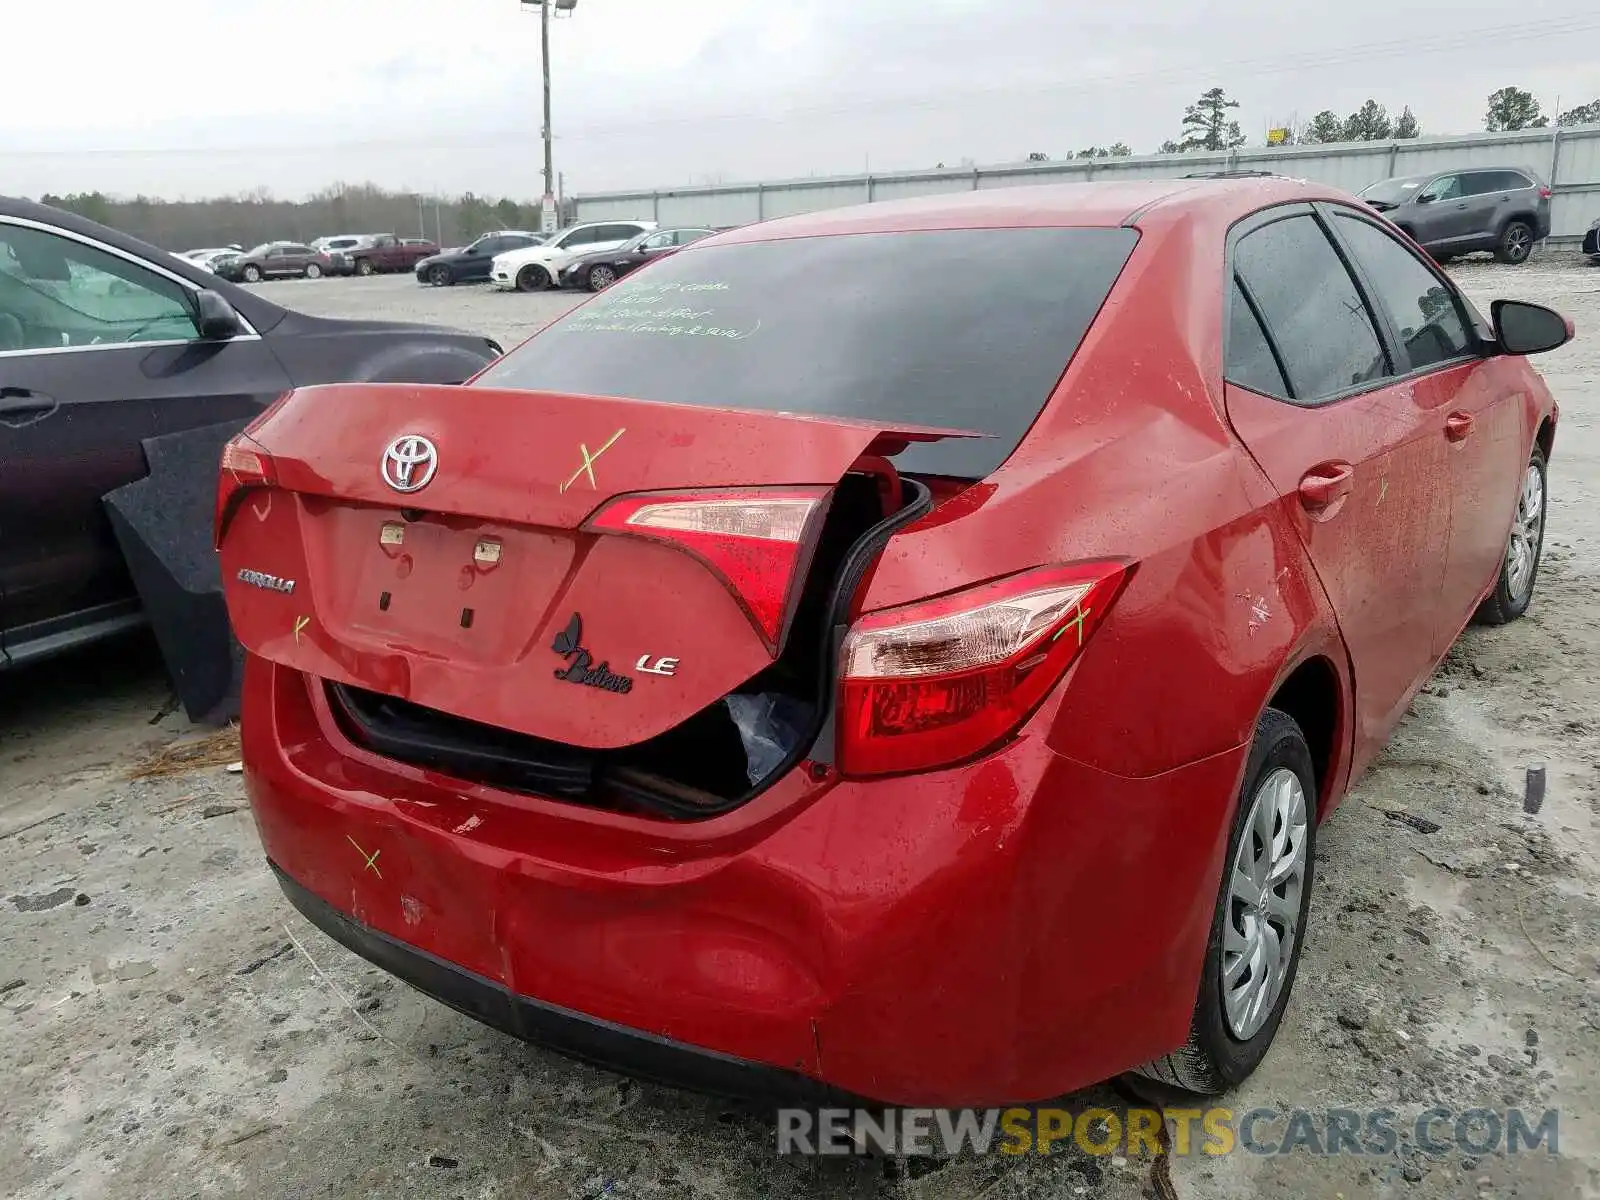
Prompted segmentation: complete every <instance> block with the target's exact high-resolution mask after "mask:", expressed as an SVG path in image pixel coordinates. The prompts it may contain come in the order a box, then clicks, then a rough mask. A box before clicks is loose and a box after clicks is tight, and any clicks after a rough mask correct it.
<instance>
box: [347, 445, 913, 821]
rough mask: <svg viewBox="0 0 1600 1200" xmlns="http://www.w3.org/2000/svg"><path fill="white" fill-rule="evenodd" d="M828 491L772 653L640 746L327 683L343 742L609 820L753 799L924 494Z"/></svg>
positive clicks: (863, 479) (851, 480)
mask: <svg viewBox="0 0 1600 1200" xmlns="http://www.w3.org/2000/svg"><path fill="white" fill-rule="evenodd" d="M860 466H861V467H862V468H864V469H861V470H857V471H852V472H850V473H848V474H846V475H845V476H844V477H843V478H842V479H841V480H840V482H839V484H838V486H837V487H836V489H835V492H834V496H833V499H832V502H831V504H830V506H829V509H828V514H827V517H826V520H825V523H824V526H823V530H822V534H821V538H820V540H819V542H818V545H817V547H816V551H815V553H814V555H813V558H812V561H811V567H810V570H809V572H808V574H807V577H806V581H805V585H804V587H803V590H802V592H801V596H800V600H799V603H798V606H797V608H796V611H795V615H794V619H793V623H792V625H791V627H790V631H789V635H788V638H787V640H786V641H785V644H784V649H783V652H782V653H781V654H780V655H779V657H778V658H777V659H776V660H775V661H774V662H773V663H772V664H771V665H770V666H769V667H767V668H766V669H765V670H763V671H761V672H760V673H759V674H757V675H756V676H755V677H754V678H752V679H750V680H748V681H746V682H745V683H744V684H742V685H741V686H740V687H739V688H737V689H736V690H735V691H734V692H733V693H731V694H729V695H727V696H724V697H722V698H721V699H720V700H718V701H717V702H716V703H713V704H711V705H709V706H707V707H706V708H703V709H701V710H700V711H699V712H697V713H695V714H694V715H693V716H691V717H690V718H689V719H687V720H685V721H683V722H681V723H679V724H678V725H676V726H674V727H673V728H671V729H668V730H667V731H666V732H665V733H662V734H660V735H659V736H656V737H654V738H651V739H650V740H648V741H644V742H640V743H637V744H634V745H630V746H623V747H619V748H616V749H606V750H592V749H586V748H582V747H577V746H571V745H566V744H563V743H560V742H555V741H549V740H546V739H542V738H537V737H533V736H530V735H527V734H523V733H518V732H514V731H511V730H506V729H501V728H497V727H494V726H491V725H485V724H481V723H478V722H475V721H470V720H466V719H463V718H460V717H456V716H453V715H450V714H446V713H443V712H440V711H438V710H435V709H431V708H427V707H424V706H422V705H418V704H414V703H411V702H408V701H404V700H399V699H395V698H393V697H390V696H385V695H381V694H378V693H375V692H370V691H365V690H362V689H358V688H355V687H352V686H349V685H344V684H330V685H329V686H328V693H329V699H330V702H331V704H332V707H333V710H334V712H335V714H336V716H337V717H338V719H339V721H340V724H341V726H342V727H343V729H344V731H345V733H346V734H347V735H348V736H350V737H351V738H352V739H353V740H355V741H356V742H357V743H358V744H362V745H365V746H367V747H368V748H370V749H372V750H374V751H376V752H377V753H380V754H383V755H384V756H386V757H389V758H393V759H397V760H400V761H402V762H408V763H412V764H414V765H418V766H425V767H429V768H432V769H435V770H439V771H442V772H445V773H447V774H449V775H452V776H455V777H456V778H459V779H464V780H469V781H474V782H482V783H486V784H491V785H494V786H497V787H501V788H505V789H508V790H512V791H520V792H526V793H529V794H534V795H540V796H546V797H551V798H556V799H561V800H567V801H572V802H575V803H581V804H588V805H593V806H596V807H603V808H608V809H613V810H618V811H624V812H632V813H639V814H647V815H652V816H657V817H668V818H673V819H680V820H684V819H695V818H700V817H706V816H711V815H714V814H716V813H719V812H725V811H727V810H728V809H731V808H734V807H737V806H738V805H739V804H742V803H744V802H745V801H747V800H749V799H751V798H753V797H754V796H755V795H757V794H758V793H759V792H761V791H762V790H763V789H764V788H765V787H767V786H768V785H769V784H770V783H772V782H773V781H774V780H776V779H777V778H779V777H780V776H781V775H783V774H784V773H785V772H786V771H788V770H790V769H792V768H793V767H794V765H795V764H796V763H797V762H798V761H799V760H800V759H801V757H802V756H803V755H804V753H805V751H806V750H807V749H809V748H810V747H811V746H812V744H813V743H814V742H815V741H816V740H817V737H818V734H819V732H820V731H821V729H822V727H823V724H824V721H825V718H826V715H827V714H826V711H825V709H826V707H827V704H828V697H829V695H830V693H831V687H832V675H833V663H832V654H833V646H834V639H835V627H836V626H837V625H838V624H839V623H840V622H841V621H842V620H843V616H844V612H843V610H844V608H845V607H846V606H847V605H848V603H849V600H850V598H851V596H852V595H853V594H854V592H855V587H856V583H857V582H859V575H860V572H861V570H862V569H863V568H864V566H865V565H867V564H869V563H870V562H871V561H872V560H873V559H874V558H875V557H876V555H877V552H878V550H879V549H881V547H882V544H883V542H884V541H886V540H887V538H888V535H889V534H890V533H892V532H893V530H894V529H895V528H898V527H899V526H900V525H902V524H904V523H906V522H907V521H909V520H913V519H915V518H916V517H917V516H919V515H921V514H922V513H923V512H926V511H927V510H928V508H929V507H930V505H931V496H930V493H929V490H928V488H927V487H926V486H924V485H923V484H921V483H918V482H916V481H912V480H906V479H901V478H900V477H898V476H896V475H895V473H894V470H893V468H892V467H891V466H890V465H889V464H888V463H887V462H885V461H883V460H881V459H880V460H875V461H873V460H866V461H863V463H861V464H860Z"/></svg>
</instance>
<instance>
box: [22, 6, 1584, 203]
mask: <svg viewBox="0 0 1600 1200" xmlns="http://www.w3.org/2000/svg"><path fill="white" fill-rule="evenodd" d="M0 5H3V6H4V7H5V8H6V9H7V10H8V11H7V12H6V14H5V17H4V22H3V23H4V28H5V32H4V41H5V45H6V50H5V55H4V61H5V76H4V105H3V110H0V111H3V116H0V191H5V192H9V193H13V194H15V193H21V194H24V195H31V196H37V195H38V194H39V193H41V192H44V191H53V192H61V193H66V192H75V191H91V190H95V189H100V190H104V191H109V192H114V193H120V194H132V193H135V192H143V193H146V194H149V195H159V196H163V197H167V198H177V197H182V196H188V197H197V196H205V195H214V194H218V193H234V192H240V191H247V190H251V189H254V188H257V187H267V188H270V189H271V190H272V191H273V192H274V193H276V194H278V195H280V196H289V197H294V196H301V195H304V194H306V193H308V192H311V191H314V190H316V189H318V188H321V187H323V186H326V185H328V184H330V183H333V182H336V181H344V182H349V183H358V182H363V181H367V180H371V181H373V182H377V183H381V184H383V185H385V186H389V187H394V188H403V189H407V190H420V191H435V190H438V191H443V192H445V193H449V194H455V193H459V192H462V191H474V192H477V193H478V194H480V195H492V196H498V195H505V194H511V195H515V196H518V197H534V196H537V195H538V194H539V193H540V191H541V190H542V185H541V182H540V170H541V164H542V152H541V150H540V146H539V126H540V116H539V111H538V106H539V22H538V17H537V15H536V14H535V13H534V12H533V11H528V12H522V11H520V10H519V5H518V3H517V0H137V2H134V3H130V2H129V0H71V2H70V3H40V2H36V0H0ZM1207 7H1208V6H1206V5H1203V4H1194V3H1178V2H1177V0H1123V2H1121V3H1113V4H1107V3H1105V2H1104V0H1097V2H1095V3H1090V2H1089V0H578V9H577V13H576V15H574V16H573V17H571V18H570V19H562V20H559V21H557V22H555V23H554V24H553V28H552V31H551V33H552V41H553V52H552V56H551V57H552V60H553V66H554V73H555V120H554V122H553V124H554V126H555V130H556V135H557V140H556V151H555V153H556V167H557V170H558V171H561V172H564V174H565V176H566V187H567V191H568V192H569V193H573V192H586V191H598V190H604V189H608V188H621V187H634V186H640V187H649V186H657V185H661V186H666V185H672V184H681V183H687V182H704V181H706V180H708V179H726V180H743V179H761V178H769V179H770V178H784V177H791V176H801V175H812V174H832V173H842V172H851V171H860V170H862V169H863V168H870V169H871V170H873V171H890V170H900V169H907V168H915V167H924V166H932V165H933V164H935V163H937V162H945V163H948V164H955V163H957V162H960V161H962V160H965V159H971V160H975V161H977V162H980V163H994V162H1006V161H1013V160H1016V159H1019V158H1023V157H1026V155H1027V154H1028V153H1029V152H1030V151H1035V150H1037V151H1043V152H1044V153H1046V154H1049V155H1050V156H1051V157H1058V156H1062V155H1064V154H1066V153H1067V152H1069V151H1073V150H1077V149H1080V148H1082V147H1084V146H1087V145H1091V144H1095V143H1101V144H1108V143H1111V142H1114V141H1118V140H1120V141H1125V142H1127V143H1129V144H1130V145H1132V146H1133V148H1134V149H1135V150H1136V151H1138V152H1141V153H1143V152H1149V151H1153V150H1155V148H1156V147H1157V146H1158V145H1159V143H1160V142H1161V141H1162V140H1164V139H1166V138H1169V137H1176V136H1177V134H1178V131H1179V124H1180V121H1181V117H1182V112H1183V107H1184V105H1185V104H1186V103H1187V102H1188V101H1190V100H1192V99H1193V98H1194V96H1195V95H1196V94H1197V93H1198V92H1200V91H1201V90H1203V89H1204V88H1205V87H1208V86H1211V85H1213V84H1220V85H1222V86H1223V87H1225V88H1226V89H1227V90H1228V92H1229V93H1230V94H1231V95H1233V96H1234V97H1236V98H1237V99H1238V100H1240V101H1241V102H1242V108H1241V109H1240V110H1239V112H1238V114H1237V115H1238V117H1239V119H1240V123H1241V125H1242V126H1243V128H1244V130H1245V132H1246V133H1247V134H1248V135H1249V137H1250V140H1251V142H1253V143H1258V144H1259V143H1260V142H1261V141H1262V140H1263V138H1264V134H1265V130H1266V128H1267V127H1268V125H1269V124H1272V123H1275V122H1278V121H1281V120H1283V119H1286V118H1288V117H1290V116H1292V115H1295V114H1298V115H1299V116H1300V117H1301V118H1302V119H1303V118H1306V117H1309V116H1310V115H1311V114H1312V113H1314V112H1316V111H1317V110H1319V109H1323V108H1331V109H1334V110H1335V111H1336V112H1339V113H1340V114H1345V113H1348V112H1349V111H1351V110H1352V109H1354V108H1355V107H1357V106H1358V105H1359V104H1360V103H1361V102H1362V101H1363V100H1364V99H1366V98H1367V97H1368V96H1372V97H1374V98H1376V99H1377V100H1378V101H1379V103H1381V104H1384V105H1386V106H1387V107H1388V108H1389V109H1390V110H1391V111H1392V112H1395V113H1398V111H1399V109H1400V108H1401V106H1402V105H1405V104H1409V105H1411V106H1412V108H1413V109H1414V110H1415V112H1416V114H1417V117H1418V118H1419V120H1420V121H1421V122H1422V126H1423V129H1424V130H1425V131H1426V132H1437V133H1456V132H1468V131H1471V130H1475V129H1480V128H1482V122H1483V108H1484V97H1485V96H1486V95H1487V94H1488V93H1489V92H1490V91H1492V90H1493V89H1495V88H1497V87H1500V86H1502V85H1505V84H1515V85H1518V86H1521V87H1525V88H1528V89H1530V90H1532V91H1533V92H1534V93H1535V94H1536V95H1538V97H1539V98H1540V100H1541V101H1542V102H1543V104H1544V106H1545V108H1546V110H1547V111H1549V110H1552V109H1553V108H1554V107H1555V105H1556V103H1557V98H1558V97H1559V100H1560V104H1561V106H1562V107H1563V108H1571V107H1574V106H1575V105H1577V104H1580V103H1584V102H1586V101H1589V100H1593V99H1596V98H1600V53H1596V52H1595V47H1596V46H1597V45H1600V7H1597V6H1596V5H1595V3H1594V0H1548V2H1546V3H1540V2H1538V0H1523V2H1521V3H1518V4H1516V5H1513V6H1506V5H1472V6H1468V5H1462V4H1460V3H1459V2H1457V3H1441V2H1440V0H1416V2H1414V3H1411V4H1408V5H1407V4H1397V3H1394V0H1324V2H1321V3H1317V4H1312V3H1309V0H1288V2H1287V3H1285V2H1284V0H1232V2H1231V3H1230V4H1228V5H1226V6H1210V7H1211V8H1212V11H1211V12H1207V11H1206V9H1207ZM1223 7H1225V10H1226V11H1225V15H1222V14H1221V13H1219V12H1218V11H1217V9H1218V8H1223Z"/></svg>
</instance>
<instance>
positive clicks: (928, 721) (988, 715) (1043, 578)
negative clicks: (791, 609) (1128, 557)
mask: <svg viewBox="0 0 1600 1200" xmlns="http://www.w3.org/2000/svg"><path fill="white" fill-rule="evenodd" d="M1130 570H1131V567H1130V566H1129V564H1127V563H1124V562H1090V563H1074V564H1071V565H1067V566H1055V567H1039V568H1036V569H1034V570H1031V571H1024V572H1022V573H1020V574H1017V575H1011V576H1008V577H1007V578H1005V579H1000V580H996V581H995V582H993V583H986V584H982V585H980V586H978V587H974V588H968V589H966V590H964V591H960V592H955V593H952V594H951V595H948V596H941V597H938V598H937V599H934V600H926V601H920V602H918V603H916V604H908V605H905V606H902V607H900V608H892V609H885V610H883V611H881V612H875V613H869V614H868V615H866V616H864V617H862V618H861V619H860V620H858V621H857V622H856V623H855V624H854V625H853V626H852V627H851V629H850V633H849V635H848V636H847V637H846V638H845V642H844V647H843V649H842V651H841V654H840V664H839V665H840V670H839V674H840V690H841V695H840V719H839V724H838V731H839V768H840V770H841V771H842V772H843V773H844V774H846V775H857V776H860V775H884V774H891V773H897V772H905V771H925V770H928V769H930V768H933V767H940V766H945V765H948V764H951V763H956V762H960V761H961V760H963V759H967V758H971V757H973V756H974V755H977V754H981V753H982V752H983V751H985V750H988V749H990V748H991V747H992V746H994V745H995V744H997V743H999V742H1001V741H1003V740H1004V739H1005V738H1006V737H1008V736H1010V735H1011V734H1012V733H1013V732H1014V731H1015V730H1016V728H1017V727H1018V726H1019V725H1020V724H1021V723H1022V722H1023V721H1024V720H1025V719H1026V718H1027V716H1028V714H1029V713H1031V712H1032V711H1033V710H1034V709H1035V708H1036V707H1037V706H1038V705H1039V703H1040V701H1042V700H1043V699H1044V698H1045V696H1046V695H1048V694H1049V692H1050V689H1051V688H1053V687H1054V686H1055V685H1056V683H1057V682H1059V681H1060V679H1061V677H1062V675H1064V674H1065V673H1066V670H1067V668H1068V667H1070V666H1071V665H1072V662H1073V660H1074V659H1075V658H1076V657H1077V656H1078V653H1079V651H1080V650H1082V649H1083V646H1084V645H1085V643H1087V642H1088V640H1089V637H1090V635H1091V634H1092V633H1093V632H1094V631H1095V629H1096V628H1098V627H1099V625H1100V623H1101V621H1103V620H1104V619H1105V614H1106V611H1107V609H1109V608H1110V606H1111V603H1112V602H1113V601H1114V600H1115V599H1116V597H1117V593H1118V592H1119V591H1121V589H1122V585H1123V583H1124V582H1126V580H1127V578H1128V573H1129V571H1130Z"/></svg>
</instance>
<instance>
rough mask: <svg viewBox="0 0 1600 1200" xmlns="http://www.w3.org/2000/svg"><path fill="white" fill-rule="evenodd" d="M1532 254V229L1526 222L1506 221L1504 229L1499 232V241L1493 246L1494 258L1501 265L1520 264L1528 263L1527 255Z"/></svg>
mask: <svg viewBox="0 0 1600 1200" xmlns="http://www.w3.org/2000/svg"><path fill="white" fill-rule="evenodd" d="M1532 253H1533V227H1532V226H1530V225H1529V224H1528V223H1527V222H1526V221H1508V222H1507V223H1506V227H1505V228H1504V229H1502V230H1501V231H1500V241H1499V243H1498V244H1497V245H1496V246H1495V250H1494V256H1495V257H1496V258H1497V259H1499V260H1500V261H1501V262H1503V263H1512V264H1516V263H1522V262H1527V261H1528V255H1530V254H1532Z"/></svg>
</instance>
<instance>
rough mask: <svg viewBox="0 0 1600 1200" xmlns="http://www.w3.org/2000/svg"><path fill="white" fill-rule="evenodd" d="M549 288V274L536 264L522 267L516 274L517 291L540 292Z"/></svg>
mask: <svg viewBox="0 0 1600 1200" xmlns="http://www.w3.org/2000/svg"><path fill="white" fill-rule="evenodd" d="M549 286H550V272H549V271H546V270H545V269H544V268H543V267H541V266H539V265H538V264H537V263H533V264H530V265H529V266H526V267H523V268H522V270H520V271H518V272H517V291H519V292H542V291H544V289H545V288H547V287H549Z"/></svg>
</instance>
